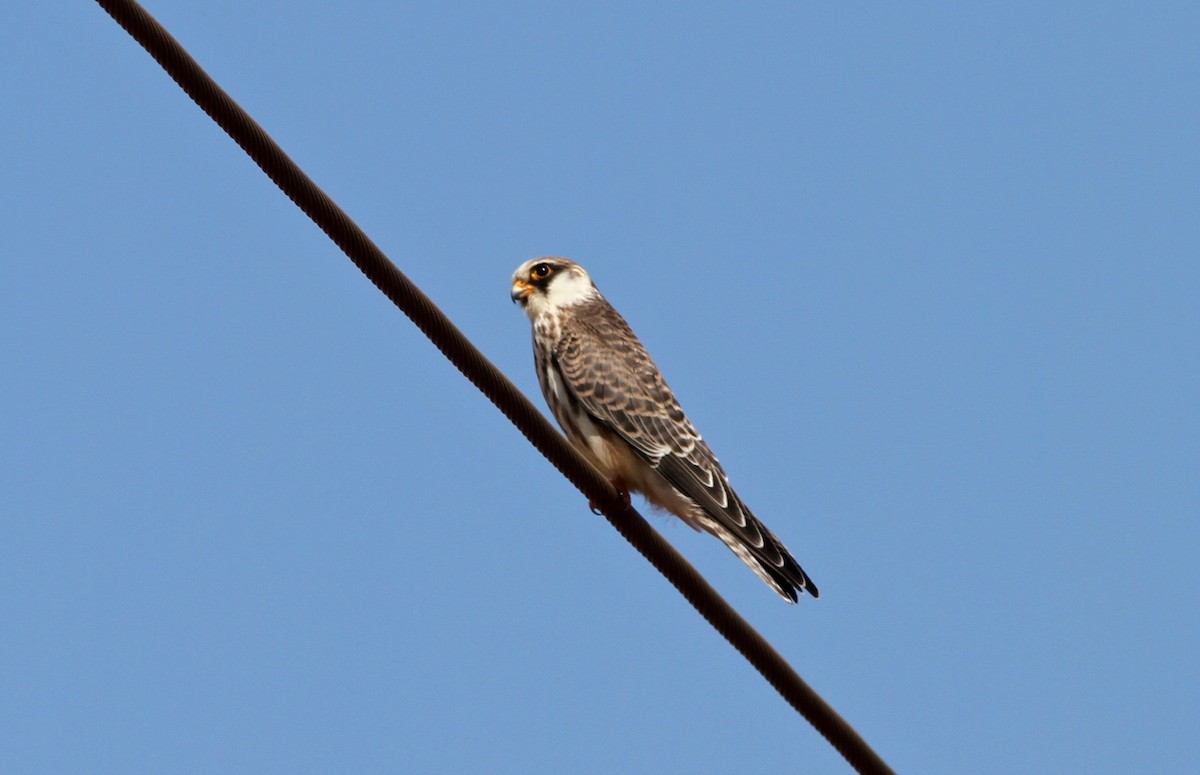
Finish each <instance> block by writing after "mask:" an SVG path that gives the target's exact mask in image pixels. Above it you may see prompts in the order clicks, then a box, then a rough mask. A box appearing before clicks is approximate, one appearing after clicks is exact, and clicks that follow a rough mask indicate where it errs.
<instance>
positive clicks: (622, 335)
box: [512, 258, 818, 602]
mask: <svg viewBox="0 0 1200 775" xmlns="http://www.w3.org/2000/svg"><path fill="white" fill-rule="evenodd" d="M512 296H513V299H514V300H516V301H520V302H521V303H522V306H524V308H525V310H526V312H527V313H528V314H529V317H530V319H531V320H532V322H533V334H534V359H535V365H536V368H537V373H538V382H539V384H540V385H541V388H542V393H543V395H545V397H546V401H547V403H548V404H549V405H550V409H551V411H552V412H553V413H554V416H555V419H556V420H558V423H559V425H561V426H562V428H563V430H564V432H565V433H566V434H567V438H568V439H570V441H571V443H572V444H573V445H574V446H575V447H576V448H577V449H579V450H580V452H581V453H582V454H583V455H584V456H586V457H587V458H588V459H589V460H590V461H591V462H592V463H593V464H594V465H596V467H597V468H599V469H600V471H601V472H602V473H604V474H605V475H606V476H608V477H609V478H610V479H611V480H612V481H613V482H614V484H616V485H617V486H618V487H620V488H622V489H624V490H625V491H632V492H640V493H642V494H643V495H645V496H646V498H647V499H648V500H649V501H650V502H651V503H652V504H654V505H656V506H658V507H660V508H662V509H665V510H666V511H669V512H671V513H673V514H675V515H676V516H678V517H679V518H681V519H682V520H684V521H685V522H686V523H688V524H689V525H691V526H692V527H694V528H697V529H703V530H706V531H708V532H709V533H712V534H713V535H715V536H716V537H717V538H720V539H721V540H722V541H723V542H724V543H725V544H726V545H727V546H728V547H729V548H730V549H732V550H733V552H734V553H735V554H737V556H738V557H739V558H741V559H742V561H743V562H745V563H746V564H747V565H748V566H750V568H751V569H752V570H754V572H755V573H757V574H758V575H759V576H760V577H761V578H762V579H763V580H764V581H766V582H767V584H768V585H770V586H771V587H772V588H773V589H774V590H775V591H776V592H777V593H779V595H781V596H782V597H783V598H784V599H786V600H789V601H791V602H795V601H796V599H797V593H798V592H800V591H808V592H809V593H810V594H811V595H812V596H813V597H816V596H817V594H818V593H817V588H816V586H815V585H814V584H813V583H812V580H811V579H809V578H808V576H807V575H806V574H805V573H804V571H803V570H802V569H801V568H800V566H799V564H797V562H796V560H795V559H794V558H793V557H792V555H791V554H790V553H789V552H788V550H787V548H786V547H785V546H784V545H783V544H782V543H781V542H780V541H779V539H778V538H776V537H775V536H774V534H772V533H771V531H770V530H768V529H767V528H766V526H764V525H763V524H762V523H761V522H759V521H758V519H757V518H755V516H754V515H753V514H752V513H751V512H750V510H749V509H748V508H746V505H745V504H744V503H743V502H742V501H741V499H740V498H739V497H738V496H737V494H736V493H735V492H734V491H733V488H732V487H730V485H729V481H728V478H727V477H726V475H725V471H724V470H723V469H722V468H721V464H720V463H719V462H718V461H717V458H716V456H715V455H713V453H712V450H710V449H709V448H708V445H707V444H705V443H704V440H703V439H702V438H701V437H700V434H699V433H697V432H696V429H695V427H694V426H693V425H692V423H691V421H690V420H688V418H687V416H686V415H684V413H683V409H682V408H681V407H680V406H679V402H678V400H676V398H675V394H674V393H672V392H671V389H670V387H668V386H667V383H666V381H665V380H664V379H663V376H662V373H661V372H660V371H659V369H658V367H657V365H655V363H654V361H653V360H652V359H651V358H650V355H649V353H647V352H646V348H645V347H643V346H642V343H641V342H640V341H639V340H638V338H637V336H636V335H635V334H634V333H633V331H632V329H630V327H629V324H628V323H626V322H625V319H624V318H622V317H621V315H620V314H619V313H618V312H617V311H616V310H615V309H614V308H613V307H612V305H610V304H609V303H608V302H607V301H606V300H605V299H604V297H603V296H601V295H600V292H599V291H598V290H596V287H595V285H594V284H593V283H592V281H591V278H590V277H589V276H588V274H587V272H585V271H584V270H583V268H582V267H580V266H579V265H578V264H575V263H574V262H572V261H568V260H567V259H563V258H539V259H533V260H531V261H527V262H526V263H525V264H522V265H521V267H519V268H518V269H517V272H516V274H514V275H513V290H512Z"/></svg>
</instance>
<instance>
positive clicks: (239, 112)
mask: <svg viewBox="0 0 1200 775" xmlns="http://www.w3.org/2000/svg"><path fill="white" fill-rule="evenodd" d="M97 3H98V4H99V5H100V6H101V7H102V8H103V9H104V10H105V11H106V12H107V13H108V14H109V15H110V16H111V17H112V18H113V19H114V20H115V21H116V22H117V23H118V24H119V25H121V27H123V28H124V29H125V31H126V32H127V33H128V34H129V35H130V36H131V37H132V38H133V39H134V40H136V41H137V42H138V44H139V45H141V46H142V48H144V49H145V50H146V51H147V53H149V54H150V56H151V57H153V58H154V60H155V61H156V62H158V64H159V65H160V66H162V68H163V69H164V70H165V71H166V72H167V74H168V75H169V76H170V77H171V78H172V79H173V80H174V81H175V83H176V84H178V85H179V87H180V88H181V89H183V91H184V92H185V93H186V94H187V95H188V96H189V97H191V98H192V100H193V101H194V102H195V103H196V104H197V105H198V106H199V107H200V109H201V110H203V111H204V112H205V113H207V114H208V115H209V117H210V118H212V120H213V121H214V122H216V124H217V125H218V126H219V127H221V129H222V130H224V131H225V132H226V133H227V134H228V135H229V136H230V137H231V138H232V139H233V141H234V142H236V143H237V144H238V145H239V146H240V147H241V148H242V150H244V151H245V152H246V154H247V155H248V156H249V157H250V158H251V159H252V160H253V161H254V163H255V164H257V165H258V166H259V167H260V168H261V169H262V171H263V172H264V173H266V175H267V177H269V178H270V179H271V180H272V181H274V183H275V185H277V186H278V187H279V189H280V190H281V191H283V193H284V194H286V195H287V197H288V198H289V199H291V200H292V201H293V202H294V203H295V204H296V206H297V207H299V208H300V209H301V210H303V211H304V213H305V214H306V215H308V217H309V218H311V219H312V221H313V222H314V223H315V224H316V225H317V226H318V227H319V228H320V229H321V230H322V231H323V232H325V234H326V235H327V236H328V237H329V238H330V239H331V240H333V242H334V243H335V244H337V246H338V247H340V248H341V249H342V251H343V252H344V253H345V254H346V255H347V256H348V257H349V258H350V260H351V261H353V262H354V263H355V265H356V266H357V267H358V268H359V269H360V270H361V271H362V273H363V274H364V275H366V276H367V278H368V279H369V280H370V281H371V282H372V283H374V285H375V287H377V288H378V289H379V290H380V291H382V292H383V294H384V295H385V296H387V297H388V298H389V299H391V301H392V303H394V304H395V305H396V306H397V307H399V308H400V310H401V311H402V312H403V313H404V314H405V315H407V316H408V318H409V319H410V320H412V322H413V323H414V324H416V326H417V327H418V328H419V329H420V330H421V331H422V332H423V333H424V334H425V335H426V336H427V337H428V338H429V340H430V341H432V342H433V344H434V345H435V346H436V347H437V348H438V349H439V350H440V351H441V352H442V354H443V355H445V356H446V358H447V359H449V360H450V362H451V363H453V364H454V365H455V367H456V368H458V370H459V371H461V372H462V373H463V376H465V377H466V378H467V379H469V380H470V381H471V382H472V383H473V384H474V385H475V386H476V387H477V388H479V390H480V392H482V393H483V394H484V395H485V396H486V397H487V398H488V400H490V401H491V402H492V403H493V404H495V406H496V408H497V409H499V410H500V411H501V412H503V413H504V415H505V416H506V417H507V418H508V419H509V420H510V421H511V422H512V423H513V425H515V426H516V427H517V429H518V430H520V431H521V433H522V434H524V436H525V437H526V438H527V439H528V440H529V441H530V443H531V444H533V445H534V447H536V448H537V450H538V451H539V452H541V453H542V455H543V456H545V457H546V459H547V460H549V461H550V463H551V464H552V465H553V466H554V467H555V468H557V469H558V470H559V472H561V473H562V474H563V476H565V477H566V478H567V479H568V480H570V482H571V483H572V484H574V485H575V486H576V487H577V488H578V489H579V491H580V492H582V493H583V494H584V495H585V496H587V498H588V499H589V500H590V501H591V502H592V504H593V505H594V506H595V507H596V508H597V509H598V510H599V511H600V512H601V513H603V515H604V516H605V518H606V519H608V521H609V522H610V523H611V524H612V526H613V527H614V528H616V529H617V531H618V532H619V533H620V534H621V535H622V536H623V537H624V538H625V539H626V540H627V541H628V542H629V543H630V544H632V545H633V547H634V548H635V549H637V551H638V552H640V553H641V554H642V556H643V557H645V558H646V559H647V560H648V561H650V563H651V564H653V565H654V567H655V568H657V569H658V571H659V572H660V573H662V574H663V575H664V576H665V577H666V578H667V580H668V581H670V582H671V584H672V585H674V587H675V588H676V589H677V590H679V592H680V594H682V595H683V596H684V597H685V598H686V599H687V601H688V602H689V603H691V604H692V606H693V607H694V608H695V609H696V610H697V611H698V612H699V613H700V615H701V616H703V617H704V618H705V619H706V620H707V621H708V622H709V624H711V625H712V626H713V627H714V628H715V629H716V630H717V631H718V632H720V633H721V635H722V636H724V638H725V639H726V640H727V641H729V643H730V645H732V646H733V647H734V648H735V649H737V650H738V651H739V652H740V653H741V654H742V655H743V656H744V657H745V658H746V659H747V660H748V661H749V662H750V663H751V664H752V665H753V666H754V668H755V669H756V670H758V672H759V673H761V674H762V676H763V677H764V678H765V679H766V680H767V681H768V682H769V683H770V684H771V686H773V687H774V688H775V690H776V691H778V692H779V694H780V695H781V696H782V697H783V698H784V699H785V700H786V701H787V702H788V704H790V705H791V706H792V707H793V708H794V709H795V710H796V711H797V712H799V713H800V714H801V715H802V716H803V717H804V718H805V719H807V720H808V722H809V723H810V724H812V726H813V727H814V728H815V729H816V730H817V731H818V732H819V733H820V734H821V735H822V736H824V737H825V738H826V740H828V741H829V743H830V744H831V745H832V746H833V747H834V748H835V749H836V750H837V751H838V752H839V753H840V754H841V755H842V756H843V757H844V758H845V759H846V761H847V762H848V763H849V764H850V765H851V766H852V767H853V768H854V769H855V770H856V771H858V772H860V773H863V774H864V775H868V774H870V775H883V774H887V773H892V770H891V768H890V767H888V765H887V764H886V763H885V762H884V761H883V759H882V758H880V757H879V755H878V754H876V753H875V751H874V750H872V749H871V747H870V746H869V745H868V744H867V742H866V741H865V740H864V739H863V738H862V737H861V736H860V735H859V734H858V733H857V732H856V731H855V730H854V729H853V728H852V727H851V726H850V725H849V724H848V723H847V722H846V721H845V720H844V719H843V718H842V717H841V716H840V715H838V713H837V712H836V711H835V710H834V709H833V708H832V707H831V706H830V705H829V704H828V703H826V702H825V701H824V700H823V699H822V698H821V697H820V696H819V695H818V694H817V693H816V692H815V691H813V689H812V688H811V687H810V686H809V685H808V684H807V683H806V682H805V681H804V679H802V678H801V677H800V676H799V675H798V674H797V673H796V672H795V670H793V669H792V667H791V666H790V665H789V664H788V663H787V662H786V661H785V660H784V659H783V657H782V656H780V655H779V653H778V652H777V651H775V649H774V648H773V647H772V646H771V644H770V643H768V642H767V641H766V639H764V638H763V637H762V635H760V634H759V633H758V632H757V631H756V630H755V629H754V628H753V627H751V626H750V624H749V623H748V622H746V620H745V619H743V618H742V617H741V615H740V614H738V613H737V611H735V610H734V609H733V607H732V606H730V605H729V603H727V602H726V601H725V600H724V599H723V598H722V597H721V596H720V595H719V594H718V593H717V591H716V590H714V589H713V588H712V587H711V586H710V585H709V584H708V582H707V581H705V580H704V578H703V577H702V576H701V575H700V574H699V572H697V571H696V569H695V568H693V567H692V565H691V564H690V563H688V561H687V560H686V559H684V558H683V556H682V555H680V554H679V552H677V551H676V550H675V549H674V547H672V546H671V545H670V544H669V543H667V541H666V540H665V539H664V538H663V537H662V536H660V535H659V534H658V533H657V532H656V531H655V530H654V529H653V528H652V527H651V526H650V525H649V524H648V523H647V522H646V521H645V519H643V518H642V517H641V515H639V514H638V513H637V511H636V510H634V509H633V508H632V507H631V506H629V505H628V504H627V503H626V501H625V500H624V498H622V497H621V495H620V494H618V493H617V491H616V490H615V489H614V488H613V486H612V485H611V484H610V483H609V482H608V480H607V479H605V478H604V476H603V475H601V474H600V472H599V471H597V470H596V469H595V468H594V467H593V466H592V465H591V464H590V463H588V462H587V461H586V460H584V459H583V458H582V457H581V456H580V455H579V454H578V453H577V452H576V451H575V450H574V449H573V448H572V447H571V446H570V444H569V443H568V442H567V441H566V439H565V438H564V437H563V436H562V434H560V433H559V432H558V431H557V430H555V429H554V428H553V427H552V426H551V425H550V424H549V422H547V420H546V418H545V417H544V416H543V415H542V413H541V412H539V411H538V410H537V408H535V407H534V405H533V404H532V403H530V401H529V399H528V398H526V397H525V395H524V394H523V393H521V391H520V390H518V389H517V387H516V386H515V385H513V383H512V382H511V381H509V379H508V378H507V377H505V376H504V374H503V373H501V372H500V370H499V369H497V368H496V367H495V366H494V365H493V364H492V363H491V361H489V360H488V359H487V358H486V357H484V355H483V353H481V352H480V351H479V350H478V349H477V348H476V347H475V346H474V345H473V344H471V342H470V341H469V340H468V339H467V338H466V337H465V336H464V335H463V334H462V332H461V331H459V330H458V328H457V327H456V326H455V325H454V324H453V323H452V322H451V321H450V319H449V318H447V317H446V316H445V315H444V314H443V313H442V311H441V310H439V309H438V308H437V306H435V305H434V303H433V302H432V301H431V300H430V299H429V297H427V296H426V295H425V294H424V293H422V292H421V290H420V289H419V288H418V287H417V286H416V285H414V284H413V283H412V281H411V280H409V279H408V278H407V277H406V276H405V275H404V274H403V273H402V272H401V271H400V270H399V269H398V268H397V267H396V265H395V264H393V263H392V262H391V261H390V260H389V259H388V257H387V256H386V255H384V253H383V251H381V250H380V249H379V247H378V246H376V245H375V243H374V242H372V241H371V239H370V238H369V237H368V236H367V235H366V234H365V233H364V232H363V231H362V229H360V228H359V227H358V225H357V224H355V223H354V221H353V220H351V218H350V217H349V216H348V215H347V214H346V213H345V212H344V211H343V210H342V209H341V208H340V207H339V206H338V205H337V204H336V203H335V202H334V201H333V200H332V199H331V198H330V197H329V196H328V195H326V194H325V192H324V191H322V190H321V189H320V188H319V187H318V186H317V185H316V184H315V183H314V182H313V181H312V179H311V178H309V177H308V176H307V175H306V174H305V173H304V172H303V171H302V170H301V169H300V168H299V167H298V166H297V165H296V163H295V162H293V161H292V160H291V158H289V157H288V155H287V154H286V153H284V151H283V149H282V148H280V147H279V145H277V144H276V143H275V141H274V140H272V139H271V137H270V136H269V135H268V134H267V133H266V132H265V131H264V130H263V128H262V127H261V126H259V125H258V124H257V123H256V122H255V121H254V119H252V118H251V117H250V115H249V114H248V113H246V111H245V110H243V109H242V108H241V106H239V105H238V104H237V103H236V102H235V101H234V100H233V98H231V97H230V96H229V95H228V94H227V93H226V92H225V91H224V90H223V89H221V87H220V86H218V85H217V83H216V82H215V81H214V80H213V79H212V78H211V77H210V76H209V75H208V74H207V73H206V72H204V70H203V68H201V67H200V65H199V64H198V63H197V62H196V61H195V60H194V59H193V58H192V57H191V55H189V54H188V53H187V51H186V50H185V49H184V48H183V47H182V46H181V45H180V44H179V42H178V41H176V40H175V38H174V37H172V35H171V34H170V33H169V32H168V31H167V30H166V29H165V28H164V27H163V26H162V25H160V24H159V23H158V21H157V20H156V19H154V17H152V16H151V15H150V14H149V13H148V12H147V11H146V10H145V9H144V8H142V7H141V5H139V4H138V3H136V2H133V0H97Z"/></svg>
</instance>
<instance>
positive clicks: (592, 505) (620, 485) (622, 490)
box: [588, 480, 630, 514]
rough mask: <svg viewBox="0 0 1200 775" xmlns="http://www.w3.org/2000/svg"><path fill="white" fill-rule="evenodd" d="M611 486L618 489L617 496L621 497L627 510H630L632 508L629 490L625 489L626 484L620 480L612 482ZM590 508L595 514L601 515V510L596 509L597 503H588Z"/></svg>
mask: <svg viewBox="0 0 1200 775" xmlns="http://www.w3.org/2000/svg"><path fill="white" fill-rule="evenodd" d="M609 484H611V485H612V486H613V487H614V488H616V490H617V494H618V495H620V496H621V500H623V501H624V502H625V508H627V509H628V508H629V506H630V501H629V490H627V489H625V483H624V482H622V481H619V480H618V481H615V482H613V481H610V482H609ZM588 508H589V509H591V510H592V513H593V514H600V513H601V511H600V509H598V508H597V507H596V502H595V501H588Z"/></svg>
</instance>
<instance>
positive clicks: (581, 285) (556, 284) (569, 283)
mask: <svg viewBox="0 0 1200 775" xmlns="http://www.w3.org/2000/svg"><path fill="white" fill-rule="evenodd" d="M599 295H600V292H599V291H597V290H596V286H595V285H592V278H590V277H588V275H587V273H586V272H583V271H581V270H567V271H564V272H560V273H559V274H558V275H557V276H556V277H554V278H552V279H551V280H550V283H549V285H547V286H546V292H545V293H535V294H533V295H532V296H530V297H529V303H528V305H526V307H525V312H526V313H527V314H528V315H529V317H530V318H531V319H536V318H537V317H539V316H540V315H541V314H542V313H544V312H548V311H549V310H554V309H562V308H564V307H572V306H574V305H576V304H582V303H583V302H585V301H588V300H590V299H594V298H596V297H597V296H599Z"/></svg>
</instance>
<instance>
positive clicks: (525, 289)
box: [509, 280, 533, 306]
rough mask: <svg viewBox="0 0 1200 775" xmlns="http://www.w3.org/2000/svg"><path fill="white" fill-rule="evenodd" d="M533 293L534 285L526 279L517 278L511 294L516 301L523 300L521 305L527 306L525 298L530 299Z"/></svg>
mask: <svg viewBox="0 0 1200 775" xmlns="http://www.w3.org/2000/svg"><path fill="white" fill-rule="evenodd" d="M532 294H533V286H532V285H530V284H529V283H527V282H525V281H524V280H516V281H514V282H513V285H512V293H510V294H509V295H510V296H511V297H512V300H513V302H514V303H515V302H518V301H519V302H521V306H525V300H526V299H528V298H529V297H530V296H531V295H532Z"/></svg>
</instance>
